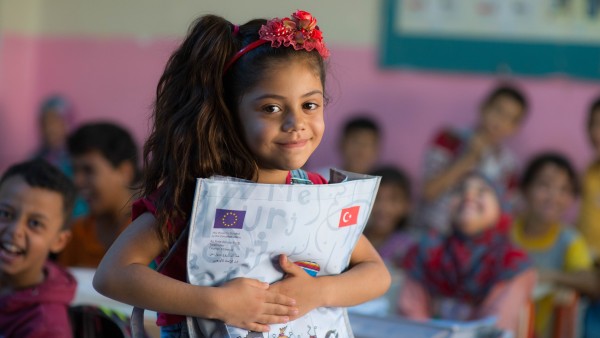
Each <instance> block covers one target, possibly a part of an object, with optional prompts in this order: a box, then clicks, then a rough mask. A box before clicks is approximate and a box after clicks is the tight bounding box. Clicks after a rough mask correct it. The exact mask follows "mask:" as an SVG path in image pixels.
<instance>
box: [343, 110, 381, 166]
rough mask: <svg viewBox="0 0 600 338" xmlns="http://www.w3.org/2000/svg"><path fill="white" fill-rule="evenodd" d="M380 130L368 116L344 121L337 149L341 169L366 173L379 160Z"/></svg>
mask: <svg viewBox="0 0 600 338" xmlns="http://www.w3.org/2000/svg"><path fill="white" fill-rule="evenodd" d="M380 143H381V131H380V129H379V126H378V125H377V123H376V122H375V121H374V120H373V119H371V118H369V117H354V118H352V119H350V120H348V121H347V122H346V125H345V126H344V131H343V134H342V138H341V140H340V145H339V149H340V152H341V154H342V158H343V162H344V163H342V169H343V170H346V171H351V172H354V173H359V174H367V173H369V172H370V171H371V170H373V168H374V167H375V164H376V163H377V161H378V160H379V148H380Z"/></svg>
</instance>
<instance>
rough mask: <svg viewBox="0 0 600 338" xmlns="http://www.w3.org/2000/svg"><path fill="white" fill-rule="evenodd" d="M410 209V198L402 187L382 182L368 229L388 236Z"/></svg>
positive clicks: (373, 232)
mask: <svg viewBox="0 0 600 338" xmlns="http://www.w3.org/2000/svg"><path fill="white" fill-rule="evenodd" d="M409 211H410V200H409V198H408V196H406V193H405V192H404V190H402V188H400V187H399V186H398V185H396V184H393V183H388V184H381V185H380V186H379V190H378V191H377V198H376V199H375V203H374V204H373V210H372V211H371V216H370V217H369V224H368V231H369V232H370V233H372V234H376V235H382V236H386V235H389V234H391V233H392V232H394V230H396V227H397V226H398V223H399V222H400V221H401V220H402V219H403V218H404V217H406V215H407V214H408V212H409Z"/></svg>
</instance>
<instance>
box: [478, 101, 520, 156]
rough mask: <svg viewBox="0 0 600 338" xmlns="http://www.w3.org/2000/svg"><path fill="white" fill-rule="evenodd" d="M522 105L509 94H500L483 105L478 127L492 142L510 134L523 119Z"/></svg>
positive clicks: (494, 142)
mask: <svg viewBox="0 0 600 338" xmlns="http://www.w3.org/2000/svg"><path fill="white" fill-rule="evenodd" d="M523 114H524V111H523V106H522V105H521V104H520V103H519V102H518V101H516V100H515V99H513V98H511V97H510V96H506V95H500V96H498V97H496V98H495V99H493V100H492V101H491V102H490V103H488V104H487V105H486V106H484V107H483V109H482V111H481V120H480V127H481V131H483V132H484V133H485V135H486V136H487V137H488V139H489V140H490V141H491V142H492V144H498V143H500V142H502V141H504V140H506V139H507V138H508V137H510V136H512V135H513V134H514V133H515V132H516V131H517V130H518V129H519V127H520V125H521V121H522V119H523Z"/></svg>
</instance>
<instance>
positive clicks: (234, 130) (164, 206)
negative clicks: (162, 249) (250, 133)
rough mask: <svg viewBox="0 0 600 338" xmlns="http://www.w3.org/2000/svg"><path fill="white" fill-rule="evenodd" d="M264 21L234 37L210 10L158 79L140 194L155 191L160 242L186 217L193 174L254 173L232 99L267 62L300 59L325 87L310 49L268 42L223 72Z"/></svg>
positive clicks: (250, 175)
mask: <svg viewBox="0 0 600 338" xmlns="http://www.w3.org/2000/svg"><path fill="white" fill-rule="evenodd" d="M263 24H266V20H252V21H250V22H248V23H246V24H244V25H242V26H240V27H239V31H238V32H237V34H235V36H234V34H233V31H234V29H233V25H232V24H231V23H230V22H228V21H227V20H225V19H223V18H221V17H218V16H214V15H207V16H203V17H200V18H198V19H197V20H196V21H195V22H194V23H193V24H192V25H191V26H190V29H189V30H188V33H187V36H186V37H185V39H184V40H183V42H182V43H181V45H180V46H179V47H178V48H177V49H176V50H175V52H174V53H173V54H172V55H171V57H170V58H169V61H168V62H167V65H166V67H165V70H164V72H163V74H162V76H161V78H160V81H159V82H158V87H157V90H156V101H155V103H154V110H153V114H152V117H153V120H154V123H153V126H152V132H151V134H150V136H149V137H148V140H147V141H146V143H145V145H144V173H143V180H142V194H143V195H146V196H150V195H152V194H154V193H156V192H157V191H158V194H157V198H156V200H155V203H156V209H157V213H156V218H157V226H158V229H157V230H158V232H159V235H160V237H161V239H162V240H163V242H164V243H165V245H169V244H171V243H172V242H173V240H174V237H175V234H173V233H171V232H169V231H168V229H167V228H168V227H167V226H165V225H166V224H167V222H168V221H174V220H175V219H187V217H188V215H189V213H190V212H191V207H192V199H193V194H194V186H195V180H196V178H206V177H210V176H212V175H226V176H234V177H239V178H244V179H249V180H255V179H257V175H258V166H257V163H256V160H255V158H254V156H253V154H252V153H251V152H250V150H249V148H248V146H247V145H246V143H245V141H244V136H243V135H241V134H240V131H241V130H243V129H242V128H241V127H240V121H239V118H238V116H237V105H238V103H239V102H240V100H241V97H242V95H243V94H244V93H245V92H246V91H247V90H249V89H251V88H252V87H254V86H255V85H256V84H257V83H258V81H259V80H260V79H261V78H262V76H263V74H264V73H265V71H266V69H267V68H268V67H271V66H272V65H274V64H277V63H281V62H290V61H292V60H293V61H305V62H307V64H309V65H310V66H311V67H313V68H314V70H315V72H316V73H317V74H318V75H320V78H321V81H322V84H323V88H325V85H324V84H325V65H324V62H323V59H322V57H321V56H320V55H319V53H318V52H317V51H316V50H313V51H311V52H306V51H304V50H300V51H296V50H294V49H293V48H286V47H280V48H272V47H271V46H270V44H269V43H266V44H264V45H262V46H260V47H257V48H255V49H254V50H252V51H250V52H248V53H247V54H244V56H242V57H241V58H240V59H239V60H237V61H236V62H235V63H234V64H233V65H232V67H231V68H229V69H228V70H227V72H226V73H225V74H224V67H225V64H226V63H227V62H228V61H229V60H230V59H231V57H232V56H233V55H234V54H235V53H237V51H239V50H240V49H241V48H242V47H244V46H246V45H248V44H250V43H252V42H254V41H256V40H258V38H259V37H258V30H259V29H260V27H261V26H262V25H263Z"/></svg>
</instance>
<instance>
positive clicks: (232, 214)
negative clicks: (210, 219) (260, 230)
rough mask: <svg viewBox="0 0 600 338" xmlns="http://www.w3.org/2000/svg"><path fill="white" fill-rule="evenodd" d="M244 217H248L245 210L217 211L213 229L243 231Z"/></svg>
mask: <svg viewBox="0 0 600 338" xmlns="http://www.w3.org/2000/svg"><path fill="white" fill-rule="evenodd" d="M244 217H246V211H243V210H228V209H217V213H216V215H215V225H214V226H213V228H218V229H242V228H243V227H244Z"/></svg>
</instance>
